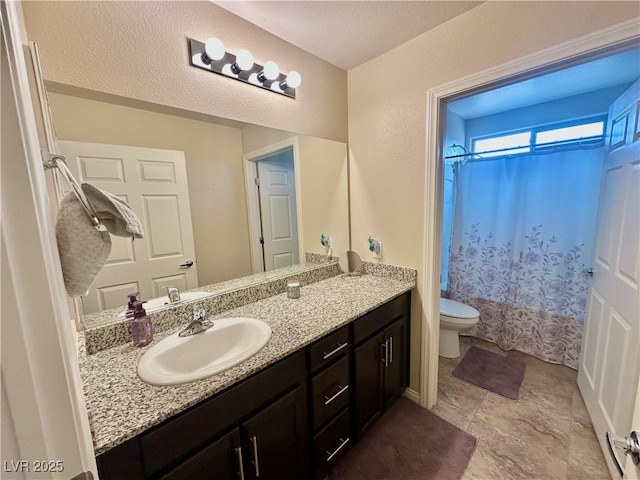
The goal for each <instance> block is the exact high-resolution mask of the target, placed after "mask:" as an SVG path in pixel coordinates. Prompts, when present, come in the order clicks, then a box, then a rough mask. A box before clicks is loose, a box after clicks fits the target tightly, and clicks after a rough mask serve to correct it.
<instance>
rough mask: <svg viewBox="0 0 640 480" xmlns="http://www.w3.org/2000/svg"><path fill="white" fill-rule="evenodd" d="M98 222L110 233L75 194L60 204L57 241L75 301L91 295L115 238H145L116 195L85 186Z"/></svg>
mask: <svg viewBox="0 0 640 480" xmlns="http://www.w3.org/2000/svg"><path fill="white" fill-rule="evenodd" d="M81 188H82V191H83V192H84V194H85V196H86V197H87V199H88V201H89V203H90V204H91V206H92V207H93V209H94V210H95V212H96V215H97V217H98V220H100V222H101V223H102V224H103V225H104V226H105V227H106V229H107V230H108V232H105V231H98V230H97V229H96V228H95V227H94V226H93V223H92V222H91V220H90V219H89V216H88V215H87V212H86V211H85V210H84V208H83V207H82V204H81V203H80V201H79V200H78V199H77V197H76V196H75V194H74V193H73V192H70V193H68V194H67V195H65V197H64V198H63V199H62V202H61V203H60V210H59V211H58V215H57V218H56V239H57V240H58V251H59V252H60V263H61V265H62V276H63V277H64V285H65V288H66V290H67V293H68V294H69V296H71V297H78V296H83V295H86V294H87V291H88V290H89V287H90V286H91V284H92V283H93V281H94V280H95V278H96V276H97V275H98V272H100V269H102V267H103V266H104V264H105V262H106V261H107V258H108V257H109V254H110V253H111V237H110V236H109V233H111V234H112V235H117V236H119V237H131V238H132V240H133V239H136V238H142V237H143V233H142V225H141V224H140V220H138V217H137V216H136V214H135V213H134V212H133V210H131V207H129V205H128V204H127V203H126V202H125V201H123V200H121V199H119V198H118V197H116V196H115V195H113V194H111V193H109V192H105V191H104V190H100V189H99V188H97V187H94V186H93V185H91V184H89V183H83V184H82V185H81Z"/></svg>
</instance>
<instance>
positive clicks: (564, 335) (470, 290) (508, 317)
mask: <svg viewBox="0 0 640 480" xmlns="http://www.w3.org/2000/svg"><path fill="white" fill-rule="evenodd" d="M602 158H603V151H602V148H592V149H584V148H582V149H577V150H570V151H566V150H565V151H556V152H554V153H548V154H544V155H540V154H531V155H525V156H515V157H500V158H497V159H482V160H476V161H469V162H467V163H466V164H464V165H462V164H458V165H457V169H456V184H455V188H456V193H455V206H454V219H453V229H452V238H451V250H450V259H449V283H448V285H449V287H448V293H449V297H450V298H451V299H453V300H457V301H460V302H463V303H466V304H468V305H471V306H473V307H475V308H476V309H478V311H479V312H480V321H479V323H478V325H477V326H476V327H474V329H473V330H471V331H470V332H469V333H470V334H471V335H475V336H477V337H480V338H483V339H485V340H489V341H491V342H494V343H497V344H498V345H499V346H500V347H502V348H503V349H505V350H519V351H521V352H525V353H528V354H531V355H534V356H536V357H538V358H541V359H543V360H546V361H550V362H553V363H560V364H564V365H567V366H569V367H572V368H576V369H577V366H578V358H579V355H580V343H581V338H582V327H583V324H584V316H585V307H586V299H587V293H588V289H589V277H588V276H587V275H586V273H585V271H586V270H588V269H589V268H590V265H591V261H592V256H593V246H594V245H593V243H594V240H595V225H596V214H597V207H598V192H599V190H600V178H601V172H602Z"/></svg>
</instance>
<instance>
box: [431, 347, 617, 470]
mask: <svg viewBox="0 0 640 480" xmlns="http://www.w3.org/2000/svg"><path fill="white" fill-rule="evenodd" d="M471 345H475V346H477V347H480V348H484V349H485V350H490V351H492V352H495V353H499V354H501V355H507V352H504V351H502V350H501V349H500V348H499V347H498V346H497V345H494V344H492V343H489V342H485V341H482V340H479V339H477V338H473V337H461V342H460V349H461V351H462V355H461V356H460V357H459V358H457V359H446V358H442V357H440V365H439V382H438V402H437V404H436V407H435V409H434V410H433V412H434V413H436V414H437V415H439V416H440V417H442V418H444V419H446V420H448V421H449V422H451V423H453V424H454V425H456V426H457V427H459V428H462V429H463V430H465V431H467V432H469V433H471V434H472V435H475V436H476V438H477V439H478V445H477V447H476V451H475V453H474V455H473V457H472V459H471V462H470V463H469V466H468V467H467V470H466V472H465V475H464V477H463V478H464V480H502V479H505V480H515V479H540V480H543V479H544V480H547V479H567V480H574V479H576V480H589V479H593V480H601V479H602V480H604V479H610V478H611V477H610V475H609V472H608V470H607V467H606V464H605V460H604V457H603V455H602V451H601V450H600V446H599V445H598V441H597V439H596V436H595V433H594V431H593V427H592V425H591V421H590V420H589V416H588V414H587V411H586V409H585V406H584V402H583V401H582V397H581V395H580V392H579V391H578V386H577V384H576V377H577V372H576V371H575V370H572V369H570V368H568V367H564V366H561V365H552V364H550V363H546V362H543V361H541V360H538V359H537V358H534V357H531V356H529V355H526V354H523V353H520V352H510V353H509V355H514V356H517V357H519V358H521V359H522V360H524V362H525V363H526V365H527V370H526V372H525V376H524V380H523V382H522V386H521V387H520V398H519V399H518V400H510V399H508V398H505V397H502V396H500V395H497V394H494V393H492V392H489V391H487V390H484V389H482V388H479V387H476V386H475V385H472V384H470V383H467V382H465V381H464V380H460V379H459V378H457V377H454V376H452V375H451V372H453V369H454V368H455V366H456V365H457V364H458V362H459V361H460V360H461V359H462V356H463V355H464V353H465V352H466V351H467V350H468V349H469V347H470V346H471Z"/></svg>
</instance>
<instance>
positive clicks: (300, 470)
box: [242, 387, 308, 480]
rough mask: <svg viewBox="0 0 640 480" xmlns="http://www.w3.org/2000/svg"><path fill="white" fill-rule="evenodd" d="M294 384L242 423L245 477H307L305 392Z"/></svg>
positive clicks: (294, 479) (293, 479)
mask: <svg viewBox="0 0 640 480" xmlns="http://www.w3.org/2000/svg"><path fill="white" fill-rule="evenodd" d="M305 392H306V390H305V389H303V388H302V387H296V389H295V390H293V391H292V392H290V393H288V394H287V395H285V396H284V397H282V398H281V399H279V400H277V401H276V402H274V403H272V404H271V405H269V406H268V407H267V408H265V409H264V410H262V411H261V412H260V413H258V414H257V415H256V416H254V417H253V418H251V419H250V420H248V421H247V422H245V423H244V424H243V425H242V428H243V431H244V440H245V448H246V449H247V451H246V458H248V459H249V462H248V463H247V468H246V469H245V476H246V478H255V479H257V478H260V479H263V478H264V479H272V478H273V479H278V480H287V479H290V480H299V479H303V478H307V477H308V461H307V457H308V438H307V431H308V430H307V396H306V393H305Z"/></svg>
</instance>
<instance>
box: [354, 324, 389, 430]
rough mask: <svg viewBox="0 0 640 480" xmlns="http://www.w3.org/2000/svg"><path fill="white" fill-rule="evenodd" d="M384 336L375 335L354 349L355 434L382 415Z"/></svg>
mask: <svg viewBox="0 0 640 480" xmlns="http://www.w3.org/2000/svg"><path fill="white" fill-rule="evenodd" d="M383 343H384V335H383V334H382V333H380V334H378V335H376V336H375V337H373V338H371V339H370V340H368V341H366V342H364V343H363V344H362V345H360V346H359V347H357V348H356V350H355V355H354V362H353V365H354V369H353V372H354V378H353V384H354V403H355V408H354V410H355V422H356V432H357V433H358V434H360V432H363V431H364V430H366V428H367V426H368V425H369V423H371V422H373V421H374V420H375V419H376V418H378V416H379V415H380V414H381V413H382V408H383V405H382V390H381V388H380V386H381V385H382V384H383V377H382V375H383V368H382V362H383V358H384V352H383V349H382V345H383Z"/></svg>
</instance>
